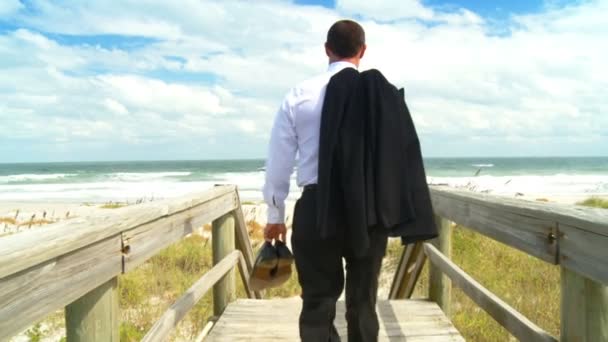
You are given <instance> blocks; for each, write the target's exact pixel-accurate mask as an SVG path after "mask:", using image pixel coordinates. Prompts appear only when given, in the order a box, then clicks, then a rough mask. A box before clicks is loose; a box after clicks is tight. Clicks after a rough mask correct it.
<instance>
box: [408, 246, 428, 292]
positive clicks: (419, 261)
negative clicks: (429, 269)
mask: <svg viewBox="0 0 608 342" xmlns="http://www.w3.org/2000/svg"><path fill="white" fill-rule="evenodd" d="M412 256H413V257H414V258H415V259H414V264H413V265H411V266H410V268H409V269H408V271H407V273H406V276H405V278H404V279H403V280H404V285H405V286H404V287H403V291H404V295H405V298H411V297H412V294H413V293H414V289H415V288H416V282H418V278H420V274H421V273H422V268H423V267H424V263H425V262H426V254H424V249H423V248H422V243H420V242H419V243H416V246H415V247H414V254H413V255H412Z"/></svg>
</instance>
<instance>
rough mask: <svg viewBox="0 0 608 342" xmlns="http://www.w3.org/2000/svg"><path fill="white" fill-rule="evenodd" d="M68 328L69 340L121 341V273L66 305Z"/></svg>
mask: <svg viewBox="0 0 608 342" xmlns="http://www.w3.org/2000/svg"><path fill="white" fill-rule="evenodd" d="M65 330H66V337H67V341H68V342H80V341H82V342H89V341H99V342H106V341H107V342H118V341H119V338H120V312H119V309H118V277H114V278H112V279H111V280H110V281H108V282H106V283H104V284H102V285H101V286H99V287H97V288H96V289H94V290H93V291H91V292H89V293H87V294H85V295H84V296H82V297H80V298H78V299H77V300H76V301H74V302H73V303H71V304H69V305H68V306H66V308H65Z"/></svg>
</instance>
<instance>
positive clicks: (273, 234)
mask: <svg viewBox="0 0 608 342" xmlns="http://www.w3.org/2000/svg"><path fill="white" fill-rule="evenodd" d="M264 239H265V240H266V241H270V242H272V240H281V241H283V242H286V241H285V240H286V239H287V227H286V226H285V224H284V223H269V224H267V225H266V228H264Z"/></svg>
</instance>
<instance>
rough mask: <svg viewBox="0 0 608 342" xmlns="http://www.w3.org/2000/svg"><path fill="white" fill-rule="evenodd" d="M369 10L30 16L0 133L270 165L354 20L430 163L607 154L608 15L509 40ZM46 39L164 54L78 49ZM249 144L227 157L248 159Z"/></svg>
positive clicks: (212, 7)
mask: <svg viewBox="0 0 608 342" xmlns="http://www.w3.org/2000/svg"><path fill="white" fill-rule="evenodd" d="M7 3H8V2H3V4H2V5H0V14H1V13H2V10H3V9H2V7H1V6H6V4H7ZM371 4H373V6H372V5H370V3H369V2H366V1H360V0H339V1H338V2H337V9H336V10H330V9H324V8H321V7H314V6H298V5H295V4H292V3H289V2H281V1H261V2H255V3H253V2H244V1H222V2H219V1H195V0H187V1H182V2H180V3H179V5H176V4H174V3H171V2H166V1H161V0H149V1H148V2H147V3H146V5H145V6H142V5H141V3H140V2H139V1H134V0H132V1H125V2H124V3H123V4H122V5H121V6H114V5H112V4H110V3H108V2H102V1H95V2H90V3H87V4H84V3H83V2H80V1H68V0H65V1H59V2H38V1H33V2H32V3H31V4H30V3H28V6H31V7H33V9H34V10H32V11H27V12H26V11H21V12H17V10H13V12H11V13H13V14H14V16H15V18H16V19H15V20H17V22H18V23H20V24H19V26H21V27H22V28H20V29H17V30H15V31H13V32H7V33H5V34H2V35H0V56H1V57H0V72H2V75H3V77H2V78H0V122H1V123H2V126H3V127H5V126H6V127H9V128H10V129H8V130H3V131H4V132H11V136H8V135H4V136H3V135H2V134H6V133H0V141H8V140H9V139H13V140H14V139H25V140H27V141H37V142H40V141H47V140H48V141H50V142H52V141H61V143H62V144H68V145H66V146H68V147H69V144H70V143H73V144H76V143H77V142H78V141H104V140H107V139H108V138H107V137H108V135H111V136H112V140H115V141H117V142H122V143H125V144H138V145H142V146H145V145H146V144H149V143H151V142H154V143H159V142H161V143H165V144H167V145H170V144H171V142H173V143H175V144H178V142H179V143H180V144H183V142H184V141H196V142H197V143H198V144H199V145H198V146H202V147H200V148H203V150H202V151H204V146H206V145H205V144H206V143H209V144H212V143H213V142H218V141H223V140H222V139H221V137H223V136H238V138H239V139H240V140H239V141H240V142H241V143H242V142H243V141H246V145H247V148H248V149H247V150H243V152H242V153H256V156H261V155H263V153H264V152H265V151H266V147H265V141H266V139H267V135H268V131H269V129H270V126H271V124H272V118H273V116H274V114H275V111H276V108H277V107H278V104H279V102H280V99H281V97H282V96H283V94H285V93H286V91H287V90H288V88H289V87H290V86H292V85H293V84H295V83H296V82H298V81H300V80H302V79H305V78H307V77H309V76H312V75H314V74H315V73H318V72H320V71H322V70H323V69H324V68H325V64H326V58H325V56H324V52H323V41H324V39H325V34H326V30H327V28H328V27H329V26H330V25H331V24H332V23H333V22H334V21H335V20H337V19H339V18H341V17H343V16H356V17H362V18H363V19H362V20H361V23H362V25H363V26H364V27H365V29H366V32H367V40H368V46H369V48H368V52H367V55H366V58H364V60H363V65H362V67H363V68H371V67H376V68H379V69H381V70H382V71H383V72H384V73H385V75H387V77H388V78H389V79H390V80H391V81H392V82H393V83H395V84H396V85H397V86H400V87H401V86H403V87H405V90H406V95H407V99H408V105H409V107H410V110H411V111H412V114H413V116H414V118H415V121H416V124H417V127H418V129H419V131H420V132H421V134H422V136H423V145H424V146H430V149H429V150H428V152H429V153H430V154H434V155H441V154H445V153H452V154H453V153H454V152H452V151H450V144H454V142H456V141H458V142H459V143H462V144H464V145H462V146H469V147H470V148H471V149H474V148H479V146H480V142H482V144H481V145H482V146H483V145H487V147H486V150H485V152H484V151H481V152H479V153H481V154H492V153H493V151H494V149H493V147H495V146H498V145H500V144H504V145H505V146H507V147H505V148H506V149H508V148H512V149H515V147H514V146H515V145H514V144H521V142H522V141H525V142H527V143H528V144H535V143H536V142H538V141H539V139H541V138H542V139H545V140H546V141H552V143H554V144H556V145H559V146H568V147H569V146H573V145H572V144H583V145H580V146H579V145H576V146H579V147H580V149H581V154H585V153H586V152H585V151H583V150H582V149H583V147H585V146H590V144H591V142H593V143H608V137H607V136H606V133H605V127H608V116H606V115H605V113H604V112H605V109H606V108H607V107H608V106H607V105H608V100H607V99H606V96H605V94H606V92H607V91H608V81H607V80H608V64H606V62H605V61H606V60H608V48H607V47H606V44H605V42H604V41H605V37H606V36H607V34H608V28H607V26H606V25H603V20H604V18H605V17H606V16H608V4H607V3H606V2H605V1H590V2H584V3H581V4H577V5H571V6H567V7H554V6H548V7H547V8H546V10H544V11H543V12H541V13H537V14H534V15H525V16H515V17H512V18H511V21H510V22H508V23H507V24H508V25H510V26H509V27H508V28H505V30H504V31H505V32H509V34H508V35H500V36H497V35H494V34H493V32H495V31H493V28H492V27H490V26H489V25H490V24H487V23H486V21H485V20H484V19H483V18H481V17H480V16H478V15H477V14H475V13H473V12H471V11H469V10H466V9H453V10H444V9H441V10H438V9H434V8H431V7H428V6H425V5H424V4H423V3H421V2H420V1H417V0H407V1H381V4H380V3H378V2H373V3H371ZM4 8H6V7H4ZM429 22H430V23H432V25H429V24H428V23H429ZM48 33H59V34H68V35H70V34H77V35H103V34H118V35H124V36H138V37H149V38H152V40H151V41H150V42H147V43H145V44H141V45H139V46H128V44H126V45H125V46H122V45H115V46H113V45H112V44H95V43H79V42H78V41H74V42H72V43H71V44H66V43H65V40H59V39H57V38H53V36H52V35H49V34H48ZM127 42H128V41H127ZM175 57H177V58H175ZM602 127H604V129H602ZM236 140H238V139H233V140H230V141H226V142H224V143H222V146H221V148H223V149H224V150H225V151H229V150H230V151H233V150H238V151H241V150H242V149H237V148H236V147H235V146H236V145H234V144H236V142H235V141H236ZM483 142H486V144H483ZM467 144H469V145H467ZM585 144H588V145H585ZM214 146H216V148H217V145H214ZM459 146H460V145H459ZM509 146H510V147H509ZM538 146H545V145H543V144H541V143H538ZM531 150H534V151H538V150H541V148H540V147H539V148H531ZM446 151H449V152H446ZM596 151H599V150H596ZM167 153H170V152H167ZM201 153H202V152H201ZM466 153H467V152H463V153H461V154H466ZM547 153H549V152H547ZM595 153H596V154H597V153H599V152H595ZM135 157H137V156H134V158H135ZM203 157H204V156H203ZM241 157H248V155H241Z"/></svg>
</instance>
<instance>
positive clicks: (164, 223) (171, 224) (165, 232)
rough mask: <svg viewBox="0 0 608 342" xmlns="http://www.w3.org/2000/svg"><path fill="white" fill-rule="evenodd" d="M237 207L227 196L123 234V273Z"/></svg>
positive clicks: (230, 196)
mask: <svg viewBox="0 0 608 342" xmlns="http://www.w3.org/2000/svg"><path fill="white" fill-rule="evenodd" d="M236 205H237V204H236V196H235V194H234V193H227V194H223V195H220V196H218V197H215V198H212V199H210V200H208V201H206V202H204V203H202V204H199V205H197V206H195V207H192V208H190V209H186V210H184V211H182V212H179V213H177V214H173V215H171V216H168V217H165V218H162V219H159V220H156V221H154V222H151V223H147V224H144V225H141V226H139V227H138V228H135V229H131V230H127V231H125V232H124V233H123V241H124V244H125V251H126V253H125V259H124V260H125V265H124V266H125V270H124V272H129V271H131V270H132V269H134V268H135V267H137V266H139V265H141V264H142V263H143V262H145V261H146V260H148V259H149V258H151V257H152V256H154V255H155V254H157V253H158V252H159V251H161V250H162V249H164V248H166V247H167V246H169V245H171V244H173V243H175V242H177V241H179V240H181V239H182V238H183V237H184V236H186V235H188V234H191V233H192V232H193V230H194V229H196V227H200V226H201V225H203V224H205V223H209V222H211V221H212V220H214V219H216V218H218V217H220V216H222V215H224V214H226V212H228V211H231V210H233V209H234V208H235V207H236Z"/></svg>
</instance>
